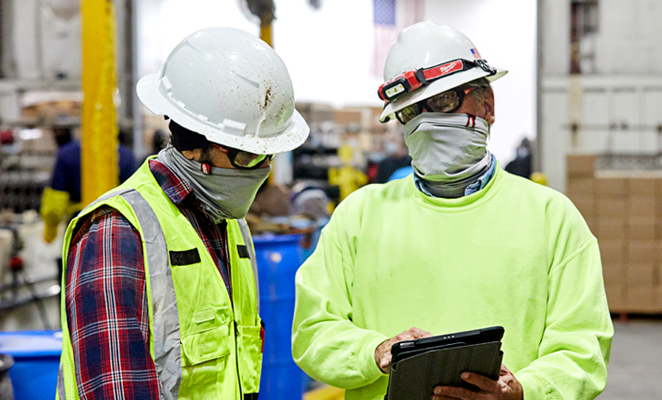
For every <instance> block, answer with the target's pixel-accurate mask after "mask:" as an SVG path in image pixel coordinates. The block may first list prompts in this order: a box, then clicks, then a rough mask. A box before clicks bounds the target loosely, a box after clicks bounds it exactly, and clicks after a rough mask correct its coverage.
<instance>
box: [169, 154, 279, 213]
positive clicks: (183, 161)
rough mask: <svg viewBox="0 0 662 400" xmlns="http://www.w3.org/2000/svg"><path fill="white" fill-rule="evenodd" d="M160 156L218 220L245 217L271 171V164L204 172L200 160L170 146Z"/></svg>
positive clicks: (215, 169) (205, 208) (214, 169)
mask: <svg viewBox="0 0 662 400" xmlns="http://www.w3.org/2000/svg"><path fill="white" fill-rule="evenodd" d="M158 159H159V161H161V162H162V163H164V164H165V165H166V166H167V167H168V168H169V169H170V170H171V171H172V172H173V173H174V174H175V175H176V176H177V177H178V178H179V179H181V180H182V181H184V182H186V183H187V184H188V185H189V186H190V187H191V188H192V189H193V192H194V193H195V195H196V197H197V198H198V200H200V203H201V204H202V208H203V209H204V210H205V212H207V214H209V215H210V216H211V217H212V219H213V220H214V222H215V223H219V222H221V221H222V220H224V219H240V218H243V217H244V216H245V215H246V213H247V212H248V209H249V208H250V206H251V204H252V203H253V200H255V195H256V194H257V190H258V189H259V188H260V186H261V185H262V184H263V183H264V181H265V180H267V177H269V172H270V171H271V167H269V168H257V169H252V170H245V169H229V168H216V167H212V168H211V171H210V173H209V174H207V173H204V172H202V164H201V163H199V162H197V161H192V160H189V159H188V158H186V157H184V155H183V154H182V153H181V152H179V150H177V149H175V148H174V147H173V146H171V145H168V147H166V148H165V149H163V150H161V152H160V153H159V156H158Z"/></svg>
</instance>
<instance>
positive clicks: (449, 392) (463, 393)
mask: <svg viewBox="0 0 662 400" xmlns="http://www.w3.org/2000/svg"><path fill="white" fill-rule="evenodd" d="M433 393H434V394H435V395H437V396H446V397H450V398H453V399H471V398H472V396H473V395H474V394H475V393H474V392H472V391H470V390H467V389H464V388H460V387H455V386H437V387H436V388H434V391H433Z"/></svg>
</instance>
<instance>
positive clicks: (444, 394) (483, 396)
mask: <svg viewBox="0 0 662 400" xmlns="http://www.w3.org/2000/svg"><path fill="white" fill-rule="evenodd" d="M462 380H464V381H465V382H468V383H471V384H472V385H475V386H477V387H478V389H480V390H479V391H475V392H474V391H472V390H469V389H465V388H460V387H453V386H437V387H436V388H434V395H433V396H432V400H456V399H463V400H522V399H523V396H524V394H523V391H522V385H520V383H519V382H518V381H517V378H515V375H513V373H512V372H510V370H508V368H506V366H505V365H503V364H502V365H501V374H500V376H499V380H498V381H493V380H491V379H490V378H487V377H485V376H483V375H478V374H474V373H472V372H463V373H462Z"/></svg>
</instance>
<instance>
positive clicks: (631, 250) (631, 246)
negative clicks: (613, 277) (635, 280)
mask: <svg viewBox="0 0 662 400" xmlns="http://www.w3.org/2000/svg"><path fill="white" fill-rule="evenodd" d="M658 252H659V245H658V243H657V242H656V241H654V240H630V241H629V242H628V252H627V262H628V263H655V262H657V259H658V258H657V253H658Z"/></svg>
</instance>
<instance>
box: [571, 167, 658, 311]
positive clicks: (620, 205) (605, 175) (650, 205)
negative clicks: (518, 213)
mask: <svg viewBox="0 0 662 400" xmlns="http://www.w3.org/2000/svg"><path fill="white" fill-rule="evenodd" d="M567 171H568V181H567V182H568V186H567V191H566V194H567V195H568V197H569V198H570V199H571V200H572V201H573V202H574V203H575V205H576V206H577V208H578V209H579V211H580V212H581V213H582V215H583V216H584V218H585V219H586V222H587V223H588V225H589V227H590V228H591V231H592V232H593V234H594V235H595V236H596V237H597V238H598V242H599V245H600V253H601V257H602V268H603V276H604V281H605V290H606V292H607V298H608V301H609V308H610V309H611V311H612V312H633V313H662V282H661V279H660V278H661V276H662V237H661V229H662V224H661V220H662V173H661V172H657V171H655V172H651V171H649V172H639V171H598V172H596V171H595V156H593V155H570V156H568V170H567Z"/></svg>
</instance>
